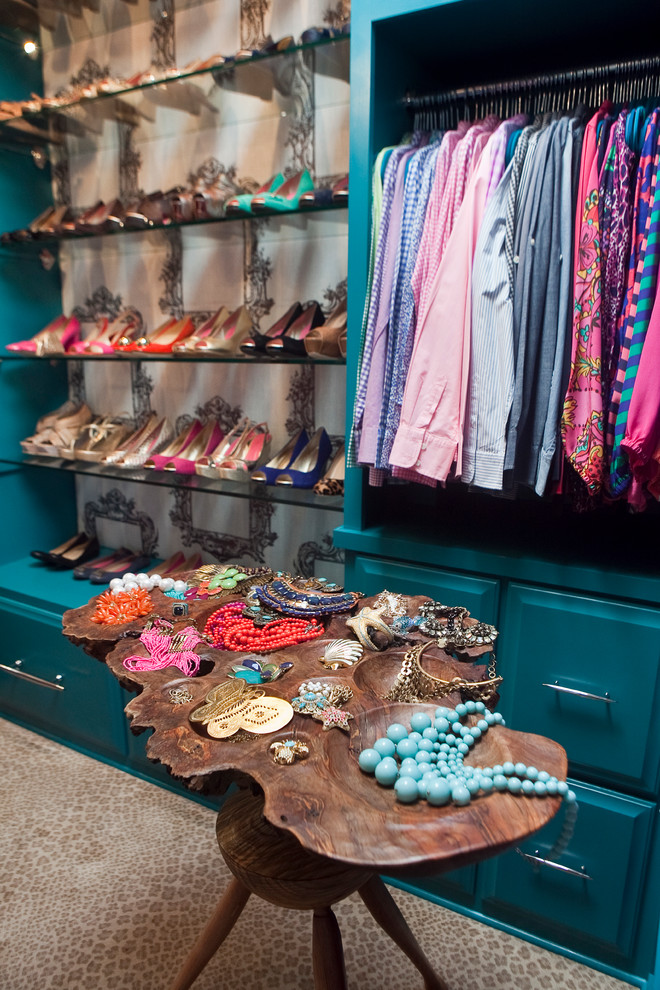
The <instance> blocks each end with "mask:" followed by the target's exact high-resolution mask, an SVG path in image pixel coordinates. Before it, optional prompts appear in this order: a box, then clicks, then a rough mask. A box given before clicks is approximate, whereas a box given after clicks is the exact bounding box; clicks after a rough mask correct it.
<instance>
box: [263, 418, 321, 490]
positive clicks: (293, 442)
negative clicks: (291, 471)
mask: <svg viewBox="0 0 660 990" xmlns="http://www.w3.org/2000/svg"><path fill="white" fill-rule="evenodd" d="M308 442H309V437H308V435H307V430H299V432H298V433H296V435H295V436H294V437H291V439H290V440H289V441H288V442H287V443H286V444H285V446H284V447H282V449H281V450H280V451H279V453H277V454H275V457H272V458H271V459H270V460H269V462H268V464H264V466H263V467H260V468H259V470H258V471H253V472H252V474H251V475H250V478H251V479H252V481H259V482H261V484H265V485H274V484H275V479H276V478H278V477H279V475H281V474H282V472H283V471H286V470H288V468H289V466H290V465H292V464H293V463H294V462H295V460H296V458H297V457H298V456H299V455H300V453H301V452H302V451H303V450H304V449H305V447H306V446H307V444H308Z"/></svg>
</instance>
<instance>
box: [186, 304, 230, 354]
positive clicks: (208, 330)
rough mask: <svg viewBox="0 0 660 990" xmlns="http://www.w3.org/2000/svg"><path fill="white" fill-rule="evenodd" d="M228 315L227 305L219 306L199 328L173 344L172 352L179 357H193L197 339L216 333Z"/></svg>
mask: <svg viewBox="0 0 660 990" xmlns="http://www.w3.org/2000/svg"><path fill="white" fill-rule="evenodd" d="M228 316H229V310H228V309H227V307H226V306H221V307H220V309H219V310H218V311H217V313H214V314H213V316H211V317H210V318H209V319H208V320H206V322H205V323H203V324H202V325H201V327H200V328H199V330H196V331H195V333H192V334H191V335H190V336H189V337H186V339H185V340H181V341H179V343H178V344H174V345H173V347H172V353H173V354H178V356H179V357H182V356H183V357H195V348H196V347H197V344H198V343H199V341H200V340H204V339H205V338H206V337H212V336H213V335H214V334H215V333H218V332H219V331H220V329H221V328H222V325H223V324H224V322H225V320H226V319H227V317H228Z"/></svg>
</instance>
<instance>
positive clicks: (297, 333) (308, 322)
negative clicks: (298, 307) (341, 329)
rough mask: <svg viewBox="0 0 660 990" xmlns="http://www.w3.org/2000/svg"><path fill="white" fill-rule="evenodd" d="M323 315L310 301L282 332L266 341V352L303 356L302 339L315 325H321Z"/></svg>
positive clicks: (278, 354) (279, 355) (318, 307)
mask: <svg viewBox="0 0 660 990" xmlns="http://www.w3.org/2000/svg"><path fill="white" fill-rule="evenodd" d="M324 319H325V317H324V316H323V310H322V309H321V307H320V306H319V304H318V303H317V302H312V303H310V305H309V306H307V308H306V309H304V310H303V311H302V313H301V314H300V316H299V317H298V318H297V319H296V320H294V321H293V323H290V324H289V326H288V328H287V329H286V330H285V332H284V333H282V334H280V336H279V337H275V338H273V340H268V341H266V354H269V355H270V357H283V356H286V355H287V354H293V355H295V356H296V357H304V356H305V344H304V339H305V337H306V336H307V334H308V333H309V332H310V331H311V330H313V329H314V328H315V327H318V326H321V324H322V323H323V321H324Z"/></svg>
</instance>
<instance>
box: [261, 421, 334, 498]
mask: <svg viewBox="0 0 660 990" xmlns="http://www.w3.org/2000/svg"><path fill="white" fill-rule="evenodd" d="M331 449H332V445H331V443H330V437H329V436H328V434H327V433H326V432H325V430H324V428H323V427H322V426H321V427H319V429H318V430H317V431H316V433H315V434H314V436H313V437H312V439H311V440H310V441H309V443H308V444H307V446H306V447H305V448H304V450H301V452H300V454H299V455H298V456H297V457H296V459H295V460H294V461H293V462H292V463H291V466H290V467H288V468H287V469H286V471H284V472H283V473H282V474H278V476H277V478H276V479H275V484H276V485H288V486H289V487H291V488H313V487H314V485H315V484H316V482H317V481H318V480H319V478H320V477H321V475H322V474H323V471H324V469H325V465H326V462H327V460H328V458H329V457H330V451H331Z"/></svg>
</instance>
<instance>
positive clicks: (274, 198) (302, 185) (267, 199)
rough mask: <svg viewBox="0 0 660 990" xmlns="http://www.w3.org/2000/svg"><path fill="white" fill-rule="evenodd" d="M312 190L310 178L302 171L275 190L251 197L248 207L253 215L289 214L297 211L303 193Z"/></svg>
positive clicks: (312, 185)
mask: <svg viewBox="0 0 660 990" xmlns="http://www.w3.org/2000/svg"><path fill="white" fill-rule="evenodd" d="M313 188H314V183H313V182H312V177H311V175H310V174H309V172H308V171H307V169H303V171H302V172H296V174H295V175H292V176H291V178H290V179H287V180H286V182H283V183H282V184H281V185H280V186H278V187H277V188H276V189H275V190H272V191H271V192H266V193H262V194H260V195H257V196H253V197H252V201H251V203H250V207H251V210H252V212H253V213H264V212H266V211H270V212H272V213H291V212H292V211H293V210H297V209H298V200H299V198H300V196H301V195H302V194H303V193H306V192H309V191H310V190H311V189H313Z"/></svg>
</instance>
